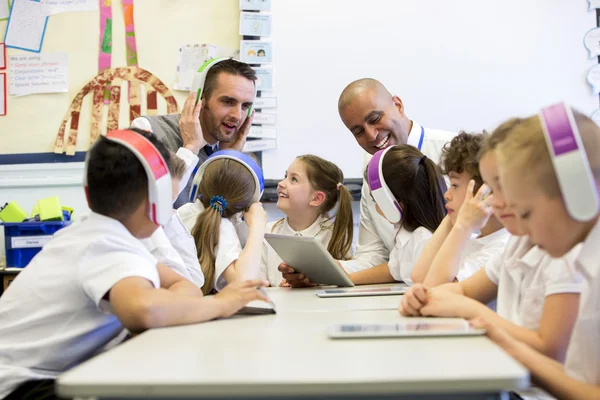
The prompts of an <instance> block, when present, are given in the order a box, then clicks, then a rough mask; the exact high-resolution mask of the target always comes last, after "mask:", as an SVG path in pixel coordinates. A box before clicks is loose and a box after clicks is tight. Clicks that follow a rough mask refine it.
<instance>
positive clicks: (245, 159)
mask: <svg viewBox="0 0 600 400" xmlns="http://www.w3.org/2000/svg"><path fill="white" fill-rule="evenodd" d="M220 159H229V160H234V161H237V162H239V163H240V164H242V165H243V166H244V167H246V169H248V171H250V173H251V174H252V177H253V178H254V183H255V189H254V194H253V196H252V201H253V202H257V201H259V200H260V198H261V197H262V194H263V192H264V190H265V178H264V176H263V172H262V169H261V168H260V166H259V165H258V164H257V163H256V161H254V159H252V157H250V156H249V155H247V154H244V153H242V152H240V151H237V150H229V149H227V150H219V151H217V152H215V153H213V154H211V155H210V157H208V158H207V159H206V161H204V162H203V163H202V165H200V167H199V168H198V170H197V171H196V174H195V175H194V180H193V182H192V187H191V188H190V201H191V202H194V201H196V199H197V198H198V196H199V195H200V193H199V190H198V189H199V187H200V182H202V176H203V175H204V171H206V168H207V167H208V166H209V165H210V164H211V163H212V162H214V161H216V160H220Z"/></svg>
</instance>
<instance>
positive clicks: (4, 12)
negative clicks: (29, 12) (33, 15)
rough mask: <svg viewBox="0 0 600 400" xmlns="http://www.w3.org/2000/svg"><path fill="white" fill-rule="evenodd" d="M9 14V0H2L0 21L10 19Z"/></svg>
mask: <svg viewBox="0 0 600 400" xmlns="http://www.w3.org/2000/svg"><path fill="white" fill-rule="evenodd" d="M9 14H10V10H9V7H8V0H0V21H4V20H5V19H8V16H9Z"/></svg>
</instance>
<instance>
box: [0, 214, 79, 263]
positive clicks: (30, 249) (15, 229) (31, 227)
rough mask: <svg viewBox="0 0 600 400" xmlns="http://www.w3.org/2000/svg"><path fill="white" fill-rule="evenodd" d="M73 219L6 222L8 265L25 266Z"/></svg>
mask: <svg viewBox="0 0 600 400" xmlns="http://www.w3.org/2000/svg"><path fill="white" fill-rule="evenodd" d="M70 224H71V221H52V222H50V221H49V222H19V223H5V224H2V225H4V244H5V248H6V266H7V267H16V268H23V267H25V266H26V265H27V264H29V262H30V261H31V259H32V258H33V257H34V256H35V255H36V254H37V253H39V252H40V250H41V249H42V246H43V245H44V244H46V243H47V242H48V241H49V240H50V238H51V237H52V235H53V234H54V233H55V232H56V231H58V230H60V229H62V228H64V227H65V226H67V225H70Z"/></svg>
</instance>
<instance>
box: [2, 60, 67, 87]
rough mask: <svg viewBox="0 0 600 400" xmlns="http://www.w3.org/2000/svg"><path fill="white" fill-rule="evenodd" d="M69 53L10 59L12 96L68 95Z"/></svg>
mask: <svg viewBox="0 0 600 400" xmlns="http://www.w3.org/2000/svg"><path fill="white" fill-rule="evenodd" d="M68 72H69V69H68V55H67V53H42V54H37V55H16V56H11V57H10V82H9V87H10V95H11V96H25V95H28V94H36V93H66V92H67V91H68V86H69V73H68Z"/></svg>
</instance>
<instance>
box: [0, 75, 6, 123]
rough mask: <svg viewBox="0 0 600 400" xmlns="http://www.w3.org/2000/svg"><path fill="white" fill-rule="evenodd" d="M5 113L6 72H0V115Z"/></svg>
mask: <svg viewBox="0 0 600 400" xmlns="http://www.w3.org/2000/svg"><path fill="white" fill-rule="evenodd" d="M4 115H6V73H4V72H3V73H0V116H4Z"/></svg>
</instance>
